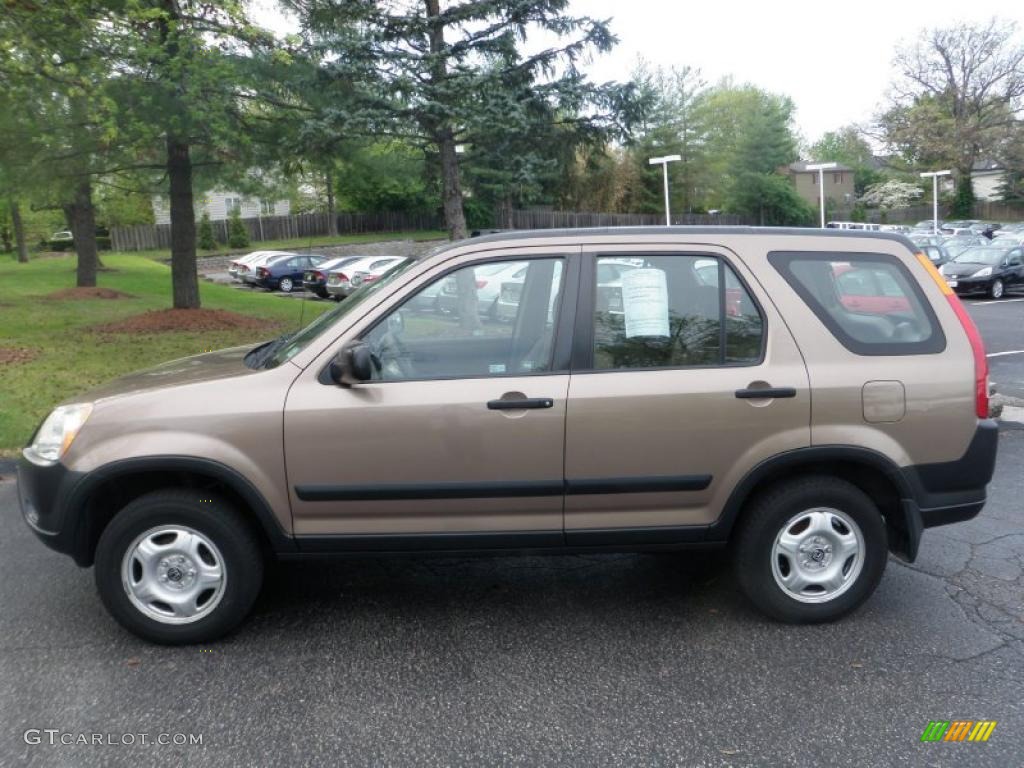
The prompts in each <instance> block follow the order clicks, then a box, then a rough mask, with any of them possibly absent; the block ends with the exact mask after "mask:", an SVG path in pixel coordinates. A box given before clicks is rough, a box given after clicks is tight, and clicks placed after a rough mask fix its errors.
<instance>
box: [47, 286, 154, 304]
mask: <svg viewBox="0 0 1024 768" xmlns="http://www.w3.org/2000/svg"><path fill="white" fill-rule="evenodd" d="M43 298H46V299H53V300H55V301H64V300H66V299H133V298H135V297H134V296H132V295H131V294H130V293H122V292H121V291H115V290H114V289H113V288H99V287H97V288H64V289H63V290H60V291H54V292H53V293H50V294H47V295H46V296H44V297H43Z"/></svg>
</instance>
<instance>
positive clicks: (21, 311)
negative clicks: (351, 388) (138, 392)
mask: <svg viewBox="0 0 1024 768" xmlns="http://www.w3.org/2000/svg"><path fill="white" fill-rule="evenodd" d="M377 239H379V236H378V237H377ZM147 256H149V254H147ZM102 258H103V262H104V264H105V266H106V267H107V268H108V269H109V270H110V271H103V272H101V273H100V275H99V280H98V285H99V286H100V287H101V288H112V289H114V290H117V291H122V292H124V293H128V294H131V295H132V297H133V298H121V299H95V298H92V299H72V300H67V299H65V300H54V299H46V298H44V297H45V296H46V295H47V294H50V293H53V292H54V291H58V290H60V289H63V288H71V287H72V286H74V284H75V257H74V256H73V255H68V256H62V257H45V258H38V259H33V260H32V261H31V262H29V263H28V264H17V263H15V262H14V261H13V260H8V259H0V286H2V287H0V348H11V347H14V348H27V349H29V350H33V351H35V352H37V353H38V355H37V356H36V357H34V358H33V359H31V360H29V361H27V362H15V363H10V364H7V365H4V364H2V363H0V455H7V456H11V455H15V454H17V452H18V451H19V450H20V449H21V447H22V446H23V445H24V444H25V442H26V441H27V440H28V439H29V438H30V437H31V434H32V430H33V429H35V427H36V426H37V425H38V424H39V422H40V420H42V418H43V417H44V416H45V415H46V414H47V413H48V412H49V410H50V409H51V408H52V407H53V406H54V405H55V404H56V403H57V402H58V401H60V400H62V399H64V398H66V397H70V396H72V395H74V394H75V393H76V392H81V391H83V390H85V389H87V388H89V387H92V386H95V385H97V384H100V383H102V382H104V381H107V380H109V379H112V378H114V377H116V376H120V375H122V374H124V373H127V372H129V371H133V370H137V369H140V368H145V367H148V366H151V365H154V364H156V363H159V362H162V361H164V360H172V359H174V358H178V357H183V356H185V355H192V354H197V353H199V352H202V351H203V350H207V349H218V348H222V347H229V346H234V345H238V344H245V343H248V342H255V341H258V340H259V338H253V332H251V331H240V330H233V331H214V332H197V331H183V332H171V333H154V334H141V335H140V334H110V333H97V332H94V331H92V330H91V328H92V327H93V326H96V325H99V324H102V323H109V322H112V321H118V320H123V319H125V318H127V317H130V316H132V315H137V314H139V313H142V312H145V311H147V310H152V309H167V308H169V307H170V306H171V271H170V268H169V267H168V266H166V265H164V264H161V263H160V262H158V261H154V260H153V259H152V258H145V257H142V256H139V255H134V254H119V253H104V254H103V255H102ZM200 295H201V298H202V305H203V307H204V308H206V309H223V310H229V311H232V312H237V313H240V314H244V315H250V316H253V317H257V318H263V319H267V320H270V321H273V322H274V323H275V324H276V329H277V330H276V332H277V333H283V332H284V331H287V330H292V329H294V328H297V327H298V325H299V322H300V312H301V313H303V317H302V323H303V324H305V323H308V322H309V321H310V320H312V319H313V318H314V317H316V316H317V315H318V314H320V313H321V312H324V311H326V310H327V309H329V308H331V307H333V306H334V304H333V302H311V301H298V300H295V299H284V298H279V297H277V296H274V295H272V294H269V293H264V292H257V291H243V290H238V289H237V288H232V287H230V286H226V285H214V284H211V283H207V282H205V281H200ZM303 308H304V309H303ZM256 335H257V337H260V336H262V337H264V338H269V337H270V336H272V335H274V329H271V331H270V332H269V333H267V334H256Z"/></svg>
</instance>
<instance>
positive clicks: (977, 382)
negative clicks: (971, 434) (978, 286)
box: [947, 293, 988, 419]
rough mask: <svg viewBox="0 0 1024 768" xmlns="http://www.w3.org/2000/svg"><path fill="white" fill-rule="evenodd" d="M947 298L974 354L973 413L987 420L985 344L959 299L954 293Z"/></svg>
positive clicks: (986, 360) (986, 361)
mask: <svg viewBox="0 0 1024 768" xmlns="http://www.w3.org/2000/svg"><path fill="white" fill-rule="evenodd" d="M947 298H948V299H949V304H950V306H952V307H953V311H954V312H956V316H957V317H958V318H959V320H960V325H962V326H963V327H964V332H965V333H966V334H967V340H968V341H969V342H970V343H971V352H973V353H974V412H975V413H976V414H977V416H978V418H979V419H987V418H988V358H987V357H986V356H985V342H983V341H982V340H981V334H980V333H978V326H976V325H975V324H974V321H973V320H972V319H971V316H970V315H969V314H967V308H966V307H965V306H964V303H963V302H962V301H960V298H959V297H958V296H957V295H956V294H955V293H953V294H950V295H949V296H948V297H947Z"/></svg>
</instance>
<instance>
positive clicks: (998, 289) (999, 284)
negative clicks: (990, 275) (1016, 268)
mask: <svg viewBox="0 0 1024 768" xmlns="http://www.w3.org/2000/svg"><path fill="white" fill-rule="evenodd" d="M992 298H993V299H1001V298H1003V281H1002V280H996V281H995V282H994V283H992Z"/></svg>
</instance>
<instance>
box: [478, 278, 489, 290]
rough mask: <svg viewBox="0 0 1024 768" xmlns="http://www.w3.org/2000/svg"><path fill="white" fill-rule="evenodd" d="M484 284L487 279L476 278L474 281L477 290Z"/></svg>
mask: <svg viewBox="0 0 1024 768" xmlns="http://www.w3.org/2000/svg"><path fill="white" fill-rule="evenodd" d="M485 285H487V281H486V280H477V281H476V288H477V290H480V289H481V288H483V287H484V286H485Z"/></svg>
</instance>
